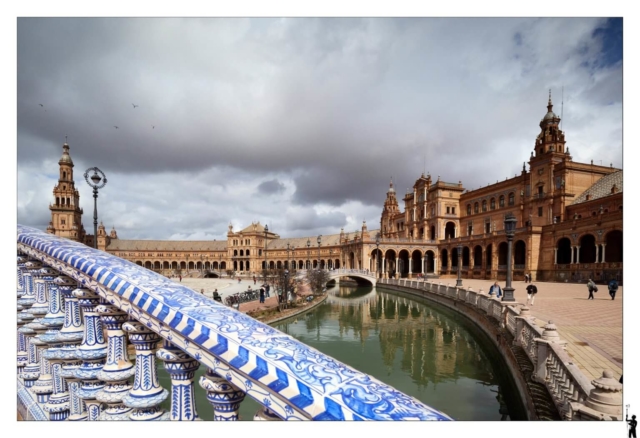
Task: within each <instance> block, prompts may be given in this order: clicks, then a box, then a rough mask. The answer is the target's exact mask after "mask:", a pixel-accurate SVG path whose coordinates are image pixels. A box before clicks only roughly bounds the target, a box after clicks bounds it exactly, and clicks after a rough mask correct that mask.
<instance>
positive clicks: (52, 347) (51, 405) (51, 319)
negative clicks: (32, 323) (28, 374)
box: [36, 277, 69, 421]
mask: <svg viewBox="0 0 640 438" xmlns="http://www.w3.org/2000/svg"><path fill="white" fill-rule="evenodd" d="M57 279H58V277H55V278H53V277H51V281H47V283H46V284H47V287H48V290H49V313H47V316H45V317H44V318H43V319H42V320H41V321H40V322H41V324H42V325H44V326H46V327H48V328H49V330H47V332H46V333H45V334H44V335H42V336H40V340H41V341H43V342H46V343H47V344H48V345H49V349H48V350H46V351H45V352H44V357H45V359H47V360H48V361H49V362H50V363H51V377H52V386H53V388H52V389H53V394H52V395H51V396H50V397H49V401H48V402H47V404H46V405H45V406H44V410H45V411H46V412H49V419H50V420H52V421H61V420H65V419H66V418H67V417H68V416H69V392H68V389H67V382H65V381H64V379H63V378H62V376H61V372H62V359H61V358H59V356H58V350H59V349H60V347H62V346H63V344H62V341H60V340H59V338H58V334H59V333H60V328H61V327H62V325H63V324H64V319H65V313H64V300H63V298H62V292H61V290H60V288H59V283H58V282H57V281H56V280H57ZM36 385H37V383H36Z"/></svg>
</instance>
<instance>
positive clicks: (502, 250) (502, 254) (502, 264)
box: [498, 242, 509, 269]
mask: <svg viewBox="0 0 640 438" xmlns="http://www.w3.org/2000/svg"><path fill="white" fill-rule="evenodd" d="M508 252H509V247H508V245H507V242H500V245H498V269H507V254H508Z"/></svg>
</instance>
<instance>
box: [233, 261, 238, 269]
mask: <svg viewBox="0 0 640 438" xmlns="http://www.w3.org/2000/svg"><path fill="white" fill-rule="evenodd" d="M233 270H234V271H238V262H237V261H235V260H234V261H233Z"/></svg>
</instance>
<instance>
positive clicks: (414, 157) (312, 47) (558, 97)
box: [17, 18, 623, 240]
mask: <svg viewBox="0 0 640 438" xmlns="http://www.w3.org/2000/svg"><path fill="white" fill-rule="evenodd" d="M622 27H623V26H622V19H607V18H18V19H17V216H18V223H20V224H23V225H30V226H34V227H37V228H40V229H45V228H46V227H47V225H48V223H49V220H50V218H51V213H50V211H49V209H48V205H49V203H50V202H52V201H53V194H52V190H53V187H54V185H55V184H56V182H57V178H58V160H59V159H60V156H61V155H62V144H63V143H64V142H65V138H66V141H67V142H68V144H69V146H70V152H71V156H72V158H73V161H74V163H75V168H74V173H75V182H76V187H77V188H78V190H79V191H80V203H81V206H82V207H83V209H84V212H85V214H84V215H83V223H84V227H85V229H86V231H87V232H88V233H92V232H93V217H92V212H93V205H92V204H93V199H92V194H91V188H90V187H89V186H88V185H87V183H86V182H85V181H84V178H83V173H84V171H85V170H86V169H88V168H90V167H94V166H97V167H99V168H100V169H101V170H102V171H103V172H104V173H105V174H106V176H107V180H108V182H107V184H106V186H105V187H104V188H103V189H101V190H100V192H99V198H98V215H99V220H100V221H102V222H103V223H104V225H105V226H106V227H107V229H108V230H109V229H111V227H112V226H114V227H115V228H116V230H117V231H118V235H119V237H120V238H121V239H180V240H213V239H217V240H221V239H226V233H227V230H228V225H229V224H230V223H231V224H232V225H233V227H234V230H236V231H237V230H239V229H242V228H244V227H246V226H248V225H250V224H251V223H252V222H260V223H262V224H265V223H266V224H268V226H269V229H270V230H271V231H273V232H275V233H278V234H280V236H282V237H299V236H315V235H318V234H323V235H327V234H334V233H339V232H340V229H341V228H344V230H345V231H346V232H354V231H355V230H356V229H360V227H361V226H362V222H363V220H366V222H367V226H368V228H369V229H370V230H371V229H376V228H378V227H379V221H380V214H381V212H382V205H383V202H384V199H385V194H386V191H387V189H388V187H389V181H390V178H391V177H393V181H394V185H395V187H396V190H397V191H398V193H399V194H400V195H402V194H403V193H405V191H406V190H407V189H409V188H411V187H412V186H413V184H414V183H415V181H416V179H417V178H419V177H420V175H421V173H423V172H424V173H425V174H427V173H428V174H431V176H432V178H433V179H437V178H438V177H440V178H441V179H442V180H444V181H448V182H458V181H461V182H462V183H463V186H464V187H465V188H466V189H469V190H473V189H477V188H479V187H483V186H486V185H487V184H491V183H495V182H496V181H497V180H504V179H505V178H508V177H513V176H514V175H515V174H516V173H519V172H520V171H521V169H522V164H523V162H525V161H528V159H529V157H530V155H531V151H532V150H533V145H534V141H535V138H536V136H537V134H538V133H539V130H540V128H539V122H540V120H541V119H542V117H543V116H544V115H545V113H546V111H547V110H546V105H547V100H548V96H549V90H551V93H552V99H553V103H554V112H556V114H559V115H560V114H562V117H563V121H562V129H563V130H564V131H565V134H566V140H567V146H568V147H569V149H570V152H571V155H572V156H573V160H574V161H579V162H587V163H588V162H590V161H591V160H593V162H594V164H602V165H606V166H608V165H610V164H612V165H613V166H614V167H619V168H621V167H623V163H622V151H623V149H622V126H623V125H622V121H623V119H622V117H623V111H622V110H623V106H622V105H623V101H622V96H623V87H622V84H623V82H622V77H623V76H622V71H623V70H622ZM563 100H564V105H562V101H563ZM134 105H136V106H135V107H134ZM116 126H117V127H118V128H116Z"/></svg>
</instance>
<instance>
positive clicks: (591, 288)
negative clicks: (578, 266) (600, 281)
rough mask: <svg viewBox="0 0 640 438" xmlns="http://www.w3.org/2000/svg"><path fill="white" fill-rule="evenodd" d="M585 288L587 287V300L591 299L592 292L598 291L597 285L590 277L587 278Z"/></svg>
mask: <svg viewBox="0 0 640 438" xmlns="http://www.w3.org/2000/svg"><path fill="white" fill-rule="evenodd" d="M587 289H589V298H587V300H593V299H594V298H593V293H594V292H598V286H596V284H595V283H594V282H593V280H592V279H591V278H589V281H588V282H587Z"/></svg>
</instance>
